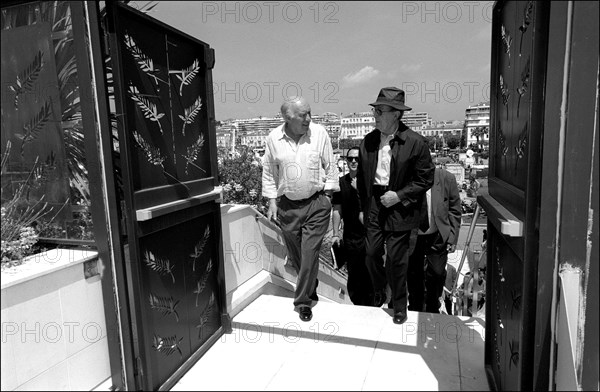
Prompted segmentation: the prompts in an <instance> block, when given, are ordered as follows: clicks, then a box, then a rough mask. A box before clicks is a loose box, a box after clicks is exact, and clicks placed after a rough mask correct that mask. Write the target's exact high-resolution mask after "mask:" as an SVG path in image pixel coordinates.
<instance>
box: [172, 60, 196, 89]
mask: <svg viewBox="0 0 600 392" xmlns="http://www.w3.org/2000/svg"><path fill="white" fill-rule="evenodd" d="M198 71H200V62H199V61H198V59H196V60H194V62H193V63H192V65H190V66H189V67H187V68H186V69H183V70H181V71H171V72H173V73H177V74H178V75H175V76H176V77H177V79H179V81H180V82H181V85H180V86H179V96H180V97H181V96H182V95H183V86H187V85H189V84H190V83H192V80H194V78H195V77H196V75H197V74H198Z"/></svg>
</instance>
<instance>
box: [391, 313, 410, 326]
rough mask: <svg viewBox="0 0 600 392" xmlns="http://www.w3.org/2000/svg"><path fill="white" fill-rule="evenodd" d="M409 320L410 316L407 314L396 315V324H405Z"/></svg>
mask: <svg viewBox="0 0 600 392" xmlns="http://www.w3.org/2000/svg"><path fill="white" fill-rule="evenodd" d="M407 319H408V315H407V314H406V313H396V314H395V315H394V324H404V322H405V321H406V320H407Z"/></svg>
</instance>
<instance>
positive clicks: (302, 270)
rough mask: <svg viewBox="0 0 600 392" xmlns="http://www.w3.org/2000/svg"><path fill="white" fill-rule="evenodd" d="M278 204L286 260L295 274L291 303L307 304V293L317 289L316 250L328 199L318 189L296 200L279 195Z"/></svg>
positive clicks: (328, 209) (323, 229) (328, 211)
mask: <svg viewBox="0 0 600 392" xmlns="http://www.w3.org/2000/svg"><path fill="white" fill-rule="evenodd" d="M277 207H278V208H277V218H278V219H279V223H280V225H281V231H282V233H283V239H284V242H285V245H286V248H287V253H288V260H290V261H291V263H292V266H293V268H294V269H295V270H296V272H297V273H298V279H297V281H296V292H295V294H294V306H300V305H308V306H310V304H311V299H310V296H311V295H312V294H313V292H314V291H315V290H316V288H317V287H316V286H317V275H318V273H319V251H320V250H321V244H322V243H323V238H324V237H325V232H326V231H327V227H328V226H329V217H330V215H331V202H330V201H329V198H328V197H327V196H325V194H324V193H323V192H318V193H316V194H314V195H313V196H311V197H309V198H308V199H303V200H298V201H295V200H290V199H288V198H287V197H285V196H282V197H281V199H280V201H279V204H278V206H277Z"/></svg>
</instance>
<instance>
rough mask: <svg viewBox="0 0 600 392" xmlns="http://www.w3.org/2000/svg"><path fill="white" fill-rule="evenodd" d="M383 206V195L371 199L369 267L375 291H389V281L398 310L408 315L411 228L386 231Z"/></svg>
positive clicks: (394, 304) (368, 235)
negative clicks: (382, 225) (381, 200)
mask: <svg viewBox="0 0 600 392" xmlns="http://www.w3.org/2000/svg"><path fill="white" fill-rule="evenodd" d="M381 208H385V207H383V206H382V205H381V202H380V201H379V197H377V198H375V197H373V198H372V199H371V206H370V210H369V219H368V222H367V240H366V251H367V258H366V262H367V269H368V270H369V275H370V276H371V282H372V283H373V290H374V291H375V292H381V291H384V290H385V286H386V283H389V285H390V288H391V289H392V304H393V307H394V313H404V314H406V304H407V295H406V273H407V270H408V256H409V255H408V248H409V240H410V230H407V231H387V230H383V228H382V227H381V224H380V221H379V219H378V216H379V210H380V209H381ZM384 245H385V249H386V250H387V253H386V260H385V266H384V263H383V254H384Z"/></svg>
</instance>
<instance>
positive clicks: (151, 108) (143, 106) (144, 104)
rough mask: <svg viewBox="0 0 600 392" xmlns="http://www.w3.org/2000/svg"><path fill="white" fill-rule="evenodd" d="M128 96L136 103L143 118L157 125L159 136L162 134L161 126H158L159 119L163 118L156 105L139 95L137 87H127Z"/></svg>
mask: <svg viewBox="0 0 600 392" xmlns="http://www.w3.org/2000/svg"><path fill="white" fill-rule="evenodd" d="M129 95H130V96H131V99H133V101H134V102H135V103H136V105H137V106H138V108H140V110H141V111H142V114H143V115H144V118H147V119H148V120H150V121H152V122H155V123H157V124H158V128H159V130H160V134H161V135H162V134H163V129H162V126H161V125H160V119H161V118H163V117H164V115H165V114H164V113H159V112H158V109H157V107H156V104H154V103H152V102H151V101H150V100H149V99H148V98H145V97H143V96H142V94H140V92H139V91H138V89H137V87H135V86H129Z"/></svg>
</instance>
